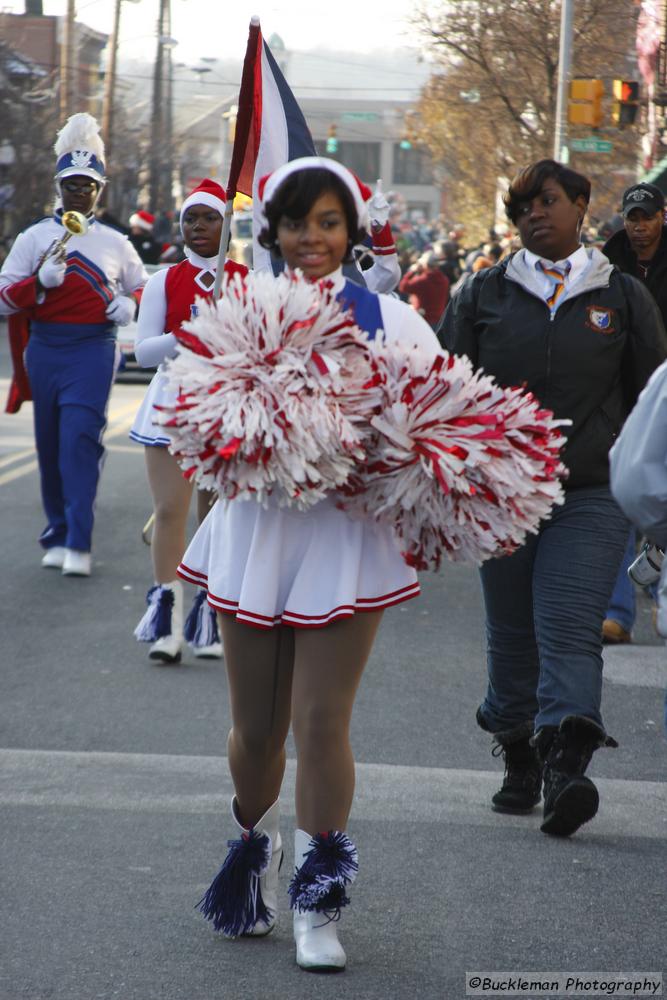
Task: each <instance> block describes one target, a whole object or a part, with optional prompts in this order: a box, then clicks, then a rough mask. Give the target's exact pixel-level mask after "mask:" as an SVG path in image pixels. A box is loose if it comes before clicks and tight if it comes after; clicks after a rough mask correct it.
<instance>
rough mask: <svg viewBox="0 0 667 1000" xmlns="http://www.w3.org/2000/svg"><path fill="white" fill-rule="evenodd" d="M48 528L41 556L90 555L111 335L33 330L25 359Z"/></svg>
mask: <svg viewBox="0 0 667 1000" xmlns="http://www.w3.org/2000/svg"><path fill="white" fill-rule="evenodd" d="M25 362H26V371H27V373H28V378H29V380H30V387H31V389H32V397H33V412H34V420H35V440H36V446H37V457H38V460H39V472H40V480H41V491H42V504H43V507H44V512H45V514H46V518H47V525H46V528H45V529H44V531H43V532H42V534H41V536H40V539H39V540H40V542H41V544H42V545H43V546H44V548H46V549H49V548H52V547H53V546H54V545H64V546H66V547H67V548H69V549H77V550H79V551H81V552H90V549H91V540H92V533H93V521H94V505H95V496H96V493H97V484H98V481H99V476H100V471H101V465H102V459H103V456H104V448H103V447H102V434H103V432H104V428H105V426H106V409H107V403H108V400H109V394H110V392H111V387H112V384H113V377H114V372H115V365H116V342H115V339H114V327H113V326H109V325H107V324H99V325H98V324H91V325H83V324H76V325H69V324H65V323H39V322H33V323H32V324H31V328H30V340H29V341H28V346H27V349H26V355H25Z"/></svg>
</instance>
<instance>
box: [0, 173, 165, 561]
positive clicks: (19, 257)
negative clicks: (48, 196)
mask: <svg viewBox="0 0 667 1000" xmlns="http://www.w3.org/2000/svg"><path fill="white" fill-rule="evenodd" d="M93 159H94V158H93ZM99 167H100V168H101V169H100V173H101V172H102V171H103V169H104V168H103V167H102V166H101V164H100V165H99ZM63 168H64V167H63V160H62V158H61V160H59V161H58V164H57V169H58V171H62V169H63ZM77 173H80V174H83V175H84V176H86V175H88V176H94V174H93V173H91V172H89V171H88V170H86V169H79V170H77V168H76V165H75V164H74V165H70V169H69V171H68V172H66V174H65V176H70V177H71V176H74V175H75V174H77ZM58 176H60V173H59V174H57V177H58ZM61 215H62V208H57V209H56V211H55V212H54V214H53V216H52V217H50V218H46V219H42V220H41V221H40V222H38V223H36V224H35V225H32V226H30V227H29V228H28V229H26V230H25V231H24V232H22V233H21V234H20V235H19V236H18V237H17V239H16V240H15V242H14V245H13V246H12V249H11V251H10V253H9V255H8V256H7V259H6V260H5V263H4V266H3V268H2V271H1V272H0V315H5V316H6V315H10V314H12V313H16V312H19V311H21V310H23V311H25V312H26V313H27V315H28V316H29V323H30V339H29V341H28V346H27V349H26V352H25V365H26V370H27V374H28V378H29V381H30V387H31V391H32V398H33V412H34V422H35V439H36V447H37V455H38V460H39V471H40V481H41V494H42V503H43V507H44V512H45V514H46V520H47V524H46V527H45V528H44V531H43V532H42V534H41V536H40V542H41V544H42V546H43V547H44V548H45V549H49V548H52V547H55V546H62V547H65V548H67V549H74V550H78V551H80V552H90V549H91V541H92V531H93V520H94V503H95V496H96V493H97V485H98V480H99V475H100V470H101V463H102V459H103V455H104V448H103V446H102V435H103V432H104V428H105V426H106V411H107V403H108V400H109V395H110V392H111V388H112V384H113V378H114V374H115V370H116V367H117V361H118V352H117V345H116V325H115V322H114V321H113V319H110V318H109V316H108V315H107V311H108V310H109V307H110V304H111V303H113V302H114V301H117V300H118V299H119V298H120V297H121V296H128V297H134V298H135V299H136V300H138V293H139V294H140V291H141V289H142V287H143V285H144V284H145V283H146V281H147V279H148V275H147V274H146V272H145V270H144V267H143V264H142V262H141V260H140V259H139V256H138V255H137V252H136V250H135V249H134V247H133V246H132V244H131V243H130V242H129V241H128V239H127V237H125V236H124V235H123V234H121V233H119V232H118V231H116V230H115V229H112V228H110V227H109V226H106V225H104V224H103V223H100V222H99V221H97V220H95V218H94V216H93V214H92V212H91V213H90V214H89V215H88V221H89V229H88V232H87V233H86V234H85V235H81V236H73V237H72V238H71V239H70V240H69V242H68V243H67V248H66V249H67V269H66V272H65V278H64V280H63V282H62V284H60V285H59V286H57V287H53V288H46V289H44V288H43V287H42V286H41V285H40V284H39V283H38V281H37V272H38V270H39V269H40V266H41V263H42V261H43V258H44V255H45V254H46V253H47V252H48V250H49V249H50V248H51V247H52V245H53V243H54V241H56V240H59V239H60V238H62V236H63V235H64V233H65V230H64V228H63V225H62V222H61ZM125 308H126V311H127V303H125Z"/></svg>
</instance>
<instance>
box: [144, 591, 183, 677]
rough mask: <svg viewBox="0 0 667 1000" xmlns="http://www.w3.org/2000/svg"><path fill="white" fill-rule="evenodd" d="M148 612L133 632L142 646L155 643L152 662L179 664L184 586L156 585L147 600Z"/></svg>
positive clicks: (181, 642)
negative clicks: (146, 643)
mask: <svg viewBox="0 0 667 1000" xmlns="http://www.w3.org/2000/svg"><path fill="white" fill-rule="evenodd" d="M146 603H147V605H148V608H147V610H146V612H145V614H144V616H143V618H142V619H141V621H140V622H139V624H138V625H137V627H136V628H135V630H134V635H135V638H136V639H138V640H139V642H152V643H153V645H152V646H151V648H150V651H149V653H148V655H149V657H150V658H151V660H162V662H163V663H178V661H179V660H180V658H181V646H182V645H183V584H182V583H181V581H180V580H172V582H171V583H156V584H155V586H154V587H151V589H150V590H149V591H148V594H147V596H146Z"/></svg>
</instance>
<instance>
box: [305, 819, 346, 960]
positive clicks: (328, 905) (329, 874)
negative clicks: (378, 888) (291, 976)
mask: <svg viewBox="0 0 667 1000" xmlns="http://www.w3.org/2000/svg"><path fill="white" fill-rule="evenodd" d="M330 836H331V835H329V836H327V835H325V836H324V837H322V836H321V835H319V834H318V836H317V837H311V836H310V834H309V833H306V832H305V831H304V830H295V831H294V869H295V870H294V878H293V879H292V883H291V885H290V889H289V891H290V896H291V900H292V908H293V909H294V940H295V942H296V963H297V965H298V966H299V967H300V968H301V969H307V970H308V971H310V972H342V970H343V969H344V968H345V963H346V956H345V952H344V951H343V947H342V945H341V943H340V941H339V940H338V930H337V926H338V918H339V917H340V908H341V907H342V906H345V905H346V903H347V902H348V899H347V897H346V895H345V887H346V886H347V885H349V884H350V883H351V882H352V881H353V880H354V878H355V875H356V871H357V868H358V864H357V852H356V848H355V847H354V845H353V844H352V842H351V841H350V840H348V838H347V837H346V836H345V834H342V833H334V834H333V837H334V838H335V839H336V840H337V841H338V842H339V844H340V847H341V856H340V858H339V859H336V858H335V857H334V856H333V854H332V852H331V851H330V850H327V851H325V852H323V853H322V854H321V857H318V849H319V847H320V846H321V845H322V844H323V843H324V842H326V841H328V842H329V844H330V843H331V839H330ZM316 907H319V910H318V909H316Z"/></svg>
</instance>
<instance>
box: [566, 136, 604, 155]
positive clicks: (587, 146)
mask: <svg viewBox="0 0 667 1000" xmlns="http://www.w3.org/2000/svg"><path fill="white" fill-rule="evenodd" d="M570 149H571V150H573V151H574V152H575V153H611V152H612V150H613V149H614V144H613V142H609V140H608V139H598V138H596V137H595V136H594V135H589V136H588V137H587V138H586V139H570Z"/></svg>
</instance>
